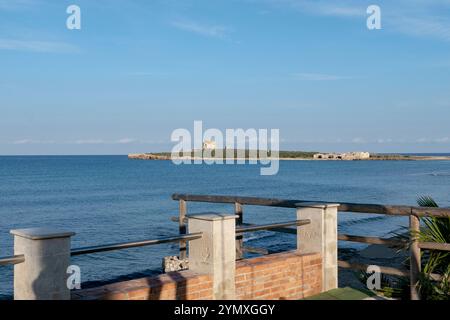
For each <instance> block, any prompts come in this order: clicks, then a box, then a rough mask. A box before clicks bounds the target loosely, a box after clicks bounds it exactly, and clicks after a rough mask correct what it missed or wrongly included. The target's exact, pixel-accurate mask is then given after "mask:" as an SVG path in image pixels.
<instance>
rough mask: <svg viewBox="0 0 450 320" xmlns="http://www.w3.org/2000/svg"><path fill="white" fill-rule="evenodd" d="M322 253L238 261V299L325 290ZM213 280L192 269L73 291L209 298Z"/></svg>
mask: <svg viewBox="0 0 450 320" xmlns="http://www.w3.org/2000/svg"><path fill="white" fill-rule="evenodd" d="M321 286H322V258H321V256H320V254H318V253H317V254H316V253H314V254H306V255H302V254H300V253H298V252H297V251H289V252H283V253H277V254H271V255H267V256H263V257H258V258H252V259H245V260H240V261H237V262H236V299H239V300H240V299H249V300H252V299H301V298H303V297H308V296H311V295H314V294H318V293H320V292H321ZM211 298H212V280H211V277H210V276H208V275H201V274H197V273H194V272H192V271H189V270H187V271H181V272H169V273H166V274H163V275H159V276H156V277H148V278H141V279H136V280H129V281H123V282H117V283H113V284H109V285H105V286H101V287H96V288H92V289H82V290H78V291H75V292H73V293H72V299H74V300H79V299H83V300H97V299H106V300H113V299H114V300H174V299H181V300H209V299H211Z"/></svg>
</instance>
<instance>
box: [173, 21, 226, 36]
mask: <svg viewBox="0 0 450 320" xmlns="http://www.w3.org/2000/svg"><path fill="white" fill-rule="evenodd" d="M171 25H172V26H174V27H175V28H177V29H180V30H183V31H188V32H192V33H195V34H198V35H201V36H205V37H213V38H223V37H225V36H226V35H227V33H228V32H229V31H230V29H229V28H227V27H224V26H220V25H206V24H201V23H198V22H195V21H188V20H174V21H172V22H171Z"/></svg>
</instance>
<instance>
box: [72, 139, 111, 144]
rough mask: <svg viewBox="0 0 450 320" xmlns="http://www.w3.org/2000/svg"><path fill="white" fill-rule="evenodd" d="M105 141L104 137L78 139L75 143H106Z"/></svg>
mask: <svg viewBox="0 0 450 320" xmlns="http://www.w3.org/2000/svg"><path fill="white" fill-rule="evenodd" d="M104 143H105V141H104V140H102V139H85V140H76V141H75V144H104Z"/></svg>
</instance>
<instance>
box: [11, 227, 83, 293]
mask: <svg viewBox="0 0 450 320" xmlns="http://www.w3.org/2000/svg"><path fill="white" fill-rule="evenodd" d="M11 233H12V234H13V235H14V254H15V255H17V254H23V255H24V256H25V262H22V263H19V264H16V265H14V299H15V300H69V299H70V290H69V289H68V288H67V284H66V281H67V277H68V275H67V273H66V272H67V267H68V266H69V264H70V237H71V236H73V235H74V234H75V233H74V232H65V231H60V230H55V229H51V228H31V229H16V230H11Z"/></svg>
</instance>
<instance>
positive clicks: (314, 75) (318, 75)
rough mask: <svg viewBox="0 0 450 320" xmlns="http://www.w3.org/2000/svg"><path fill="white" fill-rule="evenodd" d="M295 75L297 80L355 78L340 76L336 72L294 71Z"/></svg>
mask: <svg viewBox="0 0 450 320" xmlns="http://www.w3.org/2000/svg"><path fill="white" fill-rule="evenodd" d="M293 77H294V78H295V79H297V80H304V81H336V80H348V79H353V77H348V76H339V75H334V74H324V73H294V74H293Z"/></svg>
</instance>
